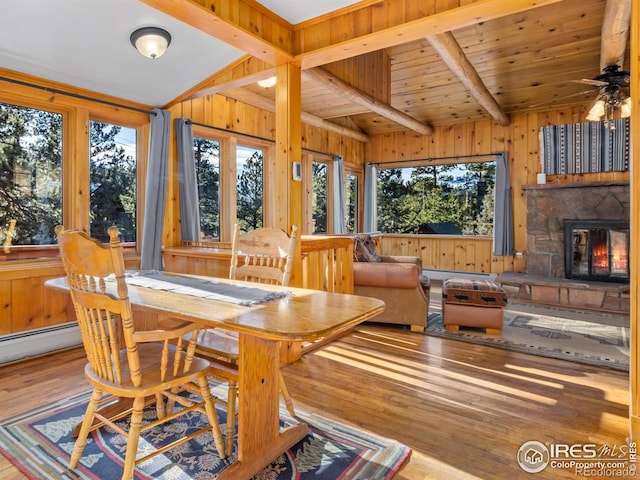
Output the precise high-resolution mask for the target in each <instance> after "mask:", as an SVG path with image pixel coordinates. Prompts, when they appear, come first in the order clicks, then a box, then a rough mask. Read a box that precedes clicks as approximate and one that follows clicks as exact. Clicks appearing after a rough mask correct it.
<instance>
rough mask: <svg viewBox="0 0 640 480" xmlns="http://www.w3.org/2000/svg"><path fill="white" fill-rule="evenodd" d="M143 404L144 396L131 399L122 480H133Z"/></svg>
mask: <svg viewBox="0 0 640 480" xmlns="http://www.w3.org/2000/svg"><path fill="white" fill-rule="evenodd" d="M144 404H145V399H144V397H136V398H134V399H133V410H132V411H131V424H130V425H129V434H128V435H127V451H126V453H125V457H124V468H123V470H122V480H133V469H134V468H135V466H136V455H137V454H138V442H139V440H140V430H142V410H143V409H144Z"/></svg>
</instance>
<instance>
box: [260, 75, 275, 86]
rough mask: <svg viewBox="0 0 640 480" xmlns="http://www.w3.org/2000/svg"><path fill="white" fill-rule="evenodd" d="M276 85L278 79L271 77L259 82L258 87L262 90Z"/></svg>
mask: <svg viewBox="0 0 640 480" xmlns="http://www.w3.org/2000/svg"><path fill="white" fill-rule="evenodd" d="M275 84H276V77H269V78H266V79H264V80H259V81H258V85H260V86H261V87H262V88H269V87H273V86H274V85H275Z"/></svg>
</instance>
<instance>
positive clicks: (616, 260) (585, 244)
mask: <svg viewBox="0 0 640 480" xmlns="http://www.w3.org/2000/svg"><path fill="white" fill-rule="evenodd" d="M565 276H566V277H567V278H580V279H585V280H598V281H615V282H625V281H628V280H629V225H628V223H626V222H602V221H584V220H565Z"/></svg>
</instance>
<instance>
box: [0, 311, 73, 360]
mask: <svg viewBox="0 0 640 480" xmlns="http://www.w3.org/2000/svg"><path fill="white" fill-rule="evenodd" d="M81 344H82V339H81V338H80V329H79V328H78V324H77V323H76V322H67V323H61V324H59V325H53V326H51V327H43V328H36V329H33V330H27V331H25V332H20V333H12V334H9V335H0V365H2V364H3V363H9V362H15V361H16V360H21V359H23V358H29V357H34V356H36V355H42V354H45V353H50V352H55V351H56V350H61V349H63V348H69V347H75V346H78V345H81Z"/></svg>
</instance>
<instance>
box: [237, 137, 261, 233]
mask: <svg viewBox="0 0 640 480" xmlns="http://www.w3.org/2000/svg"><path fill="white" fill-rule="evenodd" d="M263 159H264V153H263V151H262V150H260V149H256V148H251V147H245V146H238V147H237V148H236V175H237V177H236V205H237V209H238V210H237V212H238V214H237V217H238V222H239V223H240V226H241V228H242V231H244V232H248V231H250V230H255V229H256V228H260V227H262V225H263V194H262V192H263V175H262V169H263Z"/></svg>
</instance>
